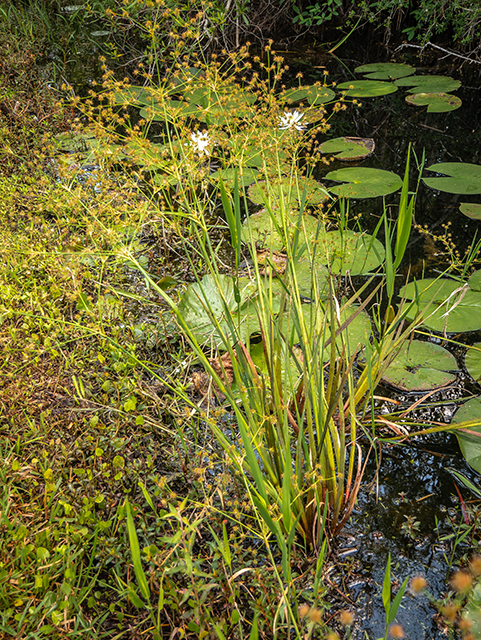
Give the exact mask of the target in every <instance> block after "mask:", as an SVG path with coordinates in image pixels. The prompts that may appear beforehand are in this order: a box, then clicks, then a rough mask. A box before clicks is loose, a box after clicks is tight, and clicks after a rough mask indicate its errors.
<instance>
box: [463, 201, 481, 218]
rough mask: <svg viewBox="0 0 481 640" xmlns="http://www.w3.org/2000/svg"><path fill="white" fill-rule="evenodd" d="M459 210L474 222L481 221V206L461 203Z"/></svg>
mask: <svg viewBox="0 0 481 640" xmlns="http://www.w3.org/2000/svg"><path fill="white" fill-rule="evenodd" d="M459 210H460V211H461V213H464V215H465V216H467V217H468V218H471V219H472V220H481V204H475V203H470V202H461V204H460V205H459Z"/></svg>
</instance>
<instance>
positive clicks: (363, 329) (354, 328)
mask: <svg viewBox="0 0 481 640" xmlns="http://www.w3.org/2000/svg"><path fill="white" fill-rule="evenodd" d="M302 314H303V316H304V322H305V326H306V328H307V332H308V339H310V340H311V341H312V342H315V341H316V339H317V337H318V336H319V335H320V334H322V335H323V336H324V338H325V340H328V339H329V338H330V337H331V329H330V319H329V314H326V312H325V310H324V309H322V307H321V306H320V305H315V304H303V305H302ZM298 322H299V319H298V317H297V311H296V310H295V309H293V308H288V309H287V311H285V313H283V314H282V317H279V319H278V323H279V324H280V323H282V324H281V325H280V326H281V331H282V333H283V334H285V335H288V336H289V343H290V344H293V345H295V344H297V343H298V342H302V338H301V336H300V335H299V330H298ZM343 324H346V326H345V327H344V329H343V330H342V331H341V332H340V333H338V334H337V336H336V347H337V352H338V354H341V353H343V352H344V355H345V357H347V358H348V359H350V358H351V357H352V356H353V355H354V354H355V353H357V352H358V351H359V350H361V349H362V348H363V346H364V345H365V344H366V342H368V341H369V339H370V337H371V335H372V327H371V321H370V319H369V315H368V314H367V313H366V312H365V311H359V305H357V304H351V305H349V306H345V307H343V308H342V309H341V311H340V315H339V319H337V320H336V325H335V326H334V327H333V331H335V332H336V333H337V331H338V330H339V328H340V327H341V325H343ZM330 357H331V350H330V347H329V346H327V347H326V348H325V350H324V352H323V353H322V355H321V359H322V361H323V362H327V361H328V360H329V358H330ZM296 371H297V370H296Z"/></svg>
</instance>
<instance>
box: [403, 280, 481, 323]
mask: <svg viewBox="0 0 481 640" xmlns="http://www.w3.org/2000/svg"><path fill="white" fill-rule="evenodd" d="M479 277H480V271H476V272H475V273H473V274H472V276H471V277H470V279H469V280H468V282H460V281H459V280H447V279H445V278H424V279H422V280H415V281H414V282H410V283H409V284H407V285H406V286H405V287H403V288H402V289H401V291H400V295H401V296H402V297H403V298H404V299H406V300H412V301H413V303H412V304H410V305H409V310H408V315H409V317H410V318H414V317H415V315H416V313H418V312H422V313H423V316H424V319H423V325H424V326H425V327H428V328H429V329H434V331H439V332H440V333H454V332H456V333H459V332H462V331H476V330H477V329H481V314H480V313H479V310H480V308H481V291H480V283H479Z"/></svg>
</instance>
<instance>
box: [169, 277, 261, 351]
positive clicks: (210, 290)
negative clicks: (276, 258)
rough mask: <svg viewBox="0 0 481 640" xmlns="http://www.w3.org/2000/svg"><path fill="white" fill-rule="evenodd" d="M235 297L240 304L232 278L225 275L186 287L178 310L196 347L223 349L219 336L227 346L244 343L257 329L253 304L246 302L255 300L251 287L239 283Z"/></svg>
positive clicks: (205, 278)
mask: <svg viewBox="0 0 481 640" xmlns="http://www.w3.org/2000/svg"><path fill="white" fill-rule="evenodd" d="M239 294H240V304H239V305H237V302H236V300H235V287H234V279H233V278H230V277H229V276H225V275H219V276H217V278H216V277H214V276H212V275H206V276H204V277H203V278H202V280H201V281H200V282H196V283H195V284H191V285H189V286H188V287H187V289H186V291H185V293H184V295H183V296H182V299H181V301H180V304H179V311H180V313H181V315H182V317H183V319H184V322H185V323H186V325H187V326H188V327H189V329H190V330H191V331H192V333H193V335H194V337H195V339H196V340H197V341H198V342H199V344H215V345H216V346H218V347H220V346H224V341H223V338H222V334H223V335H225V336H226V338H227V339H228V340H229V341H231V343H234V342H236V341H237V340H238V339H239V338H240V339H241V340H243V341H245V339H246V337H247V336H248V335H250V334H251V333H254V332H255V331H256V330H257V329H258V327H259V322H258V319H257V313H256V309H255V305H254V303H251V302H250V299H251V298H252V299H253V298H255V286H254V284H253V283H252V282H251V281H249V280H242V281H241V280H240V281H239ZM217 325H218V326H217ZM234 327H235V328H234ZM233 332H234V335H233Z"/></svg>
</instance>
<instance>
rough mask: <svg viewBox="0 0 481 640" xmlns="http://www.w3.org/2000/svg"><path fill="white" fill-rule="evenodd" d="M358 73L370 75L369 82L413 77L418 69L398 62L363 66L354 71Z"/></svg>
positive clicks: (367, 76) (368, 76)
mask: <svg viewBox="0 0 481 640" xmlns="http://www.w3.org/2000/svg"><path fill="white" fill-rule="evenodd" d="M354 71H356V73H363V74H368V75H365V77H366V78H367V79H368V80H394V79H396V78H404V77H405V76H410V75H412V74H413V73H414V72H415V71H416V69H415V68H414V67H411V65H409V64H400V63H396V62H375V63H373V64H363V65H361V66H360V67H356V68H355V69H354Z"/></svg>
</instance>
